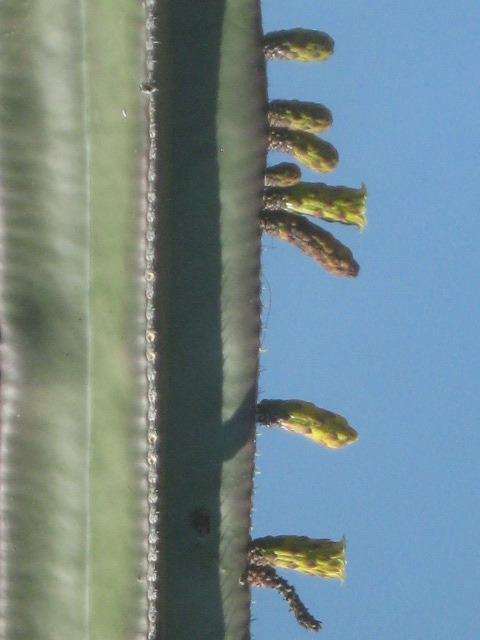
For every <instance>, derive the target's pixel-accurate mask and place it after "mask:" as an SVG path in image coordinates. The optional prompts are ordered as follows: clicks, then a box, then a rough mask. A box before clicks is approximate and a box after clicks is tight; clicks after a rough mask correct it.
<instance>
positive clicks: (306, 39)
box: [263, 29, 334, 62]
mask: <svg viewBox="0 0 480 640" xmlns="http://www.w3.org/2000/svg"><path fill="white" fill-rule="evenodd" d="M333 48H334V42H333V40H332V38H331V37H330V36H329V35H328V34H326V33H324V32H323V31H314V30H312V29H287V30H286V31H271V32H270V33H267V34H265V35H264V37H263V52H264V54H265V57H266V58H267V60H296V61H298V62H322V61H323V60H326V59H327V58H329V57H330V56H331V55H332V53H333Z"/></svg>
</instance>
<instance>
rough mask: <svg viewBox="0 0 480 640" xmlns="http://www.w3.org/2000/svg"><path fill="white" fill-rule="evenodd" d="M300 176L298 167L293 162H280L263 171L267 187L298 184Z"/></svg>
mask: <svg viewBox="0 0 480 640" xmlns="http://www.w3.org/2000/svg"><path fill="white" fill-rule="evenodd" d="M301 178H302V172H301V171H300V167H299V166H298V165H296V164H294V163H293V162H281V163H280V164H275V165H273V166H271V167H267V169H266V171H265V184H266V185H268V186H269V187H288V186H291V185H293V184H298V183H299V182H300V180H301Z"/></svg>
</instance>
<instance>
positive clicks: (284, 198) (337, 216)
mask: <svg viewBox="0 0 480 640" xmlns="http://www.w3.org/2000/svg"><path fill="white" fill-rule="evenodd" d="M263 194H264V195H263V202H264V206H265V208H267V209H284V210H286V211H293V212H295V213H302V214H305V215H308V216H314V217H315V218H321V219H322V220H326V221H327V222H341V223H342V224H353V225H356V226H357V227H359V228H360V229H363V227H364V226H365V225H366V223H367V220H366V217H365V208H366V206H365V203H366V199H367V190H366V188H365V185H362V187H361V189H351V188H350V187H343V186H338V187H332V186H330V185H327V184H323V183H322V182H299V183H298V184H295V185H292V186H290V187H283V188H282V187H265V189H264V192H263Z"/></svg>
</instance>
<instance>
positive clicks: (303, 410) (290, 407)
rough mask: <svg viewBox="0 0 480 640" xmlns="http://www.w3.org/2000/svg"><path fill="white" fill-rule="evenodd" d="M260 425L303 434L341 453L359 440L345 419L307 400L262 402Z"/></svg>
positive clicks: (258, 407)
mask: <svg viewBox="0 0 480 640" xmlns="http://www.w3.org/2000/svg"><path fill="white" fill-rule="evenodd" d="M257 422H258V423H259V424H261V425H263V426H267V427H280V428H282V429H285V430H286V431H291V432H292V433H299V434H301V435H304V436H307V438H311V439H312V440H314V441H315V442H318V443H319V444H322V445H323V446H325V447H328V448H330V449H341V448H342V447H345V446H346V445H347V444H351V443H352V442H355V441H356V440H357V439H358V433H357V432H356V431H355V429H352V427H351V426H350V425H349V424H348V422H347V421H346V420H345V418H344V417H343V416H340V415H338V414H336V413H333V412H332V411H327V410H326V409H320V407H317V406H316V405H314V404H313V403H312V402H306V401H305V400H262V401H261V402H259V403H258V405H257Z"/></svg>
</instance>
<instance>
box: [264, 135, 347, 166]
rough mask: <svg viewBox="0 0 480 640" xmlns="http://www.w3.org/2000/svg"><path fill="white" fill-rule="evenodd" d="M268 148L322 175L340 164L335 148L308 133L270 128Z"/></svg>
mask: <svg viewBox="0 0 480 640" xmlns="http://www.w3.org/2000/svg"><path fill="white" fill-rule="evenodd" d="M268 148H269V149H270V151H280V152H281V153H288V154H289V155H291V156H293V157H294V158H295V159H296V160H298V161H299V162H301V163H302V164H303V165H305V166H306V167H309V168H310V169H313V170H314V171H319V172H320V173H329V172H330V171H333V169H335V167H336V166H337V164H338V152H337V150H336V149H335V147H334V146H333V145H332V144H330V143H329V142H326V141H325V140H322V139H320V138H317V136H315V135H313V134H312V133H307V132H306V131H295V130H294V129H286V128H282V127H269V128H268Z"/></svg>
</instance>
